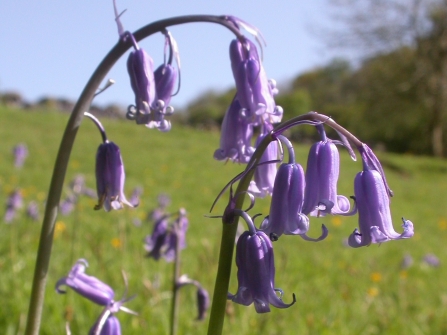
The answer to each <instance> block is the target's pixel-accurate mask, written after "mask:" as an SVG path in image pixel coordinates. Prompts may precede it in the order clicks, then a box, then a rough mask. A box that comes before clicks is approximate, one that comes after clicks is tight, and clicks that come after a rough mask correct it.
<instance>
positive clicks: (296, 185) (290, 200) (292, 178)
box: [261, 163, 309, 238]
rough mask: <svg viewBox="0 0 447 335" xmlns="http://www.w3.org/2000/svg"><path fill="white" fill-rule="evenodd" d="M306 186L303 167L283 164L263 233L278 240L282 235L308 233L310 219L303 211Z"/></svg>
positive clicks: (279, 170)
mask: <svg viewBox="0 0 447 335" xmlns="http://www.w3.org/2000/svg"><path fill="white" fill-rule="evenodd" d="M304 186H305V181H304V171H303V168H302V167H301V165H299V164H296V163H289V164H281V166H280V167H279V169H278V173H277V175H276V179H275V184H274V188H273V194H272V201H271V204H270V212H269V216H268V217H266V218H265V219H264V221H263V222H262V224H261V230H262V231H264V232H265V233H266V234H267V235H269V236H275V237H276V238H277V237H280V236H281V235H282V234H287V235H297V234H299V235H301V234H305V233H307V231H308V230H309V219H308V217H307V216H306V215H304V214H303V213H302V211H301V210H302V207H303V197H304ZM272 234H273V235H272Z"/></svg>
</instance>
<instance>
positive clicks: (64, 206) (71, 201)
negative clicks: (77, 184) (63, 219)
mask: <svg viewBox="0 0 447 335" xmlns="http://www.w3.org/2000/svg"><path fill="white" fill-rule="evenodd" d="M77 201H78V198H77V197H76V196H75V195H73V194H72V195H69V196H67V197H66V198H65V199H64V200H63V201H62V202H61V204H60V206H59V208H60V211H61V214H62V215H68V214H70V213H71V212H72V211H73V210H74V208H75V205H76V202H77Z"/></svg>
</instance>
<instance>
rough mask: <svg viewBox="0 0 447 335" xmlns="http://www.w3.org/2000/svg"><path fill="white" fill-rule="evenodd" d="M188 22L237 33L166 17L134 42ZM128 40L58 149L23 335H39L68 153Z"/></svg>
mask: <svg viewBox="0 0 447 335" xmlns="http://www.w3.org/2000/svg"><path fill="white" fill-rule="evenodd" d="M191 22H210V23H217V24H220V25H223V26H224V27H226V28H227V29H229V30H230V31H232V32H233V33H234V34H235V35H236V36H237V37H240V36H241V34H240V32H239V30H238V29H237V28H236V27H235V26H234V25H233V24H232V23H230V22H228V21H227V20H226V18H225V17H221V16H212V15H189V16H179V17H174V18H169V19H165V20H160V21H156V22H153V23H151V24H148V25H146V26H144V27H143V28H141V29H139V30H138V31H136V32H135V33H134V34H133V35H134V37H135V39H136V40H137V41H139V40H141V39H143V38H146V37H148V36H150V35H152V34H154V33H157V32H161V31H163V29H166V28H167V27H169V26H173V25H179V24H184V23H191ZM131 46H132V45H131V43H130V41H127V42H123V41H121V40H120V41H119V42H118V43H117V44H116V45H115V46H114V47H113V48H112V50H111V51H110V52H109V53H108V54H107V55H106V57H105V58H104V59H103V61H102V62H101V63H100V64H99V65H98V67H97V68H96V70H95V72H94V73H93V74H92V76H91V77H90V79H89V81H88V82H87V84H86V86H85V88H84V90H83V91H82V93H81V95H80V97H79V99H78V101H77V103H76V105H75V107H74V109H73V111H72V113H71V115H70V118H69V120H68V123H67V126H66V128H65V132H64V134H63V136H62V140H61V143H60V146H59V151H58V154H57V157H56V161H55V164H54V169H53V175H52V179H51V183H50V188H49V191H48V199H47V204H46V207H45V215H44V219H43V222H42V228H41V234H40V239H39V246H38V250H37V256H36V265H35V269H34V277H33V284H32V289H31V297H30V302H29V308H28V319H27V325H26V330H25V335H38V334H39V329H40V323H41V318H42V310H43V302H44V296H45V287H46V282H47V279H48V268H49V265H50V257H51V249H52V246H53V236H54V225H55V222H56V218H57V213H58V206H59V202H60V198H61V193H62V186H63V183H64V179H65V174H66V172H67V166H68V161H69V158H70V154H71V150H72V148H73V144H74V141H75V138H76V134H77V132H78V129H79V126H80V125H81V122H82V119H83V117H84V112H86V111H88V110H89V107H90V104H91V102H92V100H93V97H94V96H95V93H96V91H97V90H98V87H99V86H100V84H101V82H102V81H103V80H104V78H105V77H106V75H107V73H108V72H109V71H110V69H111V68H112V66H113V65H114V64H115V63H116V62H117V61H118V59H119V58H120V57H121V56H123V55H124V53H125V52H126V51H127V50H128V49H130V48H131Z"/></svg>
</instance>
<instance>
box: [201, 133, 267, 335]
mask: <svg viewBox="0 0 447 335" xmlns="http://www.w3.org/2000/svg"><path fill="white" fill-rule="evenodd" d="M271 141H273V137H272V136H271V135H270V136H265V137H264V139H263V140H262V142H261V143H260V144H259V146H258V148H257V149H256V151H255V153H254V154H253V156H252V158H251V160H250V162H249V163H248V164H247V169H248V170H247V169H246V171H247V173H246V174H245V175H244V176H243V177H242V178H241V180H240V181H239V184H238V187H237V189H236V192H235V196H236V209H242V206H243V205H244V199H245V194H246V191H247V189H248V186H249V184H250V180H251V178H252V177H253V173H254V169H253V168H252V167H253V166H256V165H257V164H258V163H259V161H260V159H261V157H262V154H263V153H264V151H265V149H266V148H267V145H268V144H269V143H270V142H271ZM238 221H239V216H237V215H236V216H235V218H234V220H233V223H231V224H228V223H223V224H222V238H221V242H220V252H219V264H218V268H217V276H216V284H215V286H214V294H213V302H212V305H211V314H210V322H209V324H208V335H220V334H222V330H223V323H224V318H225V308H226V305H227V294H228V288H229V285H230V276H231V265H232V263H233V251H234V245H235V241H236V232H237V225H238Z"/></svg>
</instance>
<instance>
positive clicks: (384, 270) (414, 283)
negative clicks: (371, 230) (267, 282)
mask: <svg viewBox="0 0 447 335" xmlns="http://www.w3.org/2000/svg"><path fill="white" fill-rule="evenodd" d="M67 118H68V115H67V114H61V113H57V112H28V111H17V110H8V109H4V108H3V109H1V108H0V126H1V131H0V139H1V141H2V146H0V157H1V164H0V202H1V203H3V204H4V203H5V202H6V198H7V196H8V194H9V192H11V191H12V190H14V189H15V188H20V190H21V192H22V195H23V197H24V201H25V205H27V204H28V203H29V202H30V201H32V200H34V201H37V202H38V203H39V208H40V210H41V215H42V212H43V209H44V201H45V198H46V194H47V190H48V187H49V182H50V177H51V172H52V169H53V164H54V159H55V155H56V152H57V150H58V145H59V140H60V138H61V135H62V132H63V130H64V127H65V122H66V120H67ZM103 122H104V126H105V127H106V131H107V135H108V137H109V139H110V140H112V141H114V142H115V143H117V144H118V145H119V146H120V148H121V152H122V155H123V159H124V164H125V168H126V177H127V179H126V186H125V189H126V194H127V195H130V193H131V191H132V189H133V188H134V187H136V186H142V187H143V188H144V193H143V195H142V197H141V202H140V206H139V207H138V208H136V209H129V208H126V209H124V210H121V211H118V212H111V213H105V212H104V211H102V210H101V211H94V210H93V207H94V205H95V203H96V202H95V200H94V199H89V198H81V200H80V202H79V203H78V204H77V205H76V210H75V211H74V212H73V213H72V214H70V215H68V216H59V218H58V220H57V223H56V228H55V243H54V246H53V255H52V259H51V264H50V276H49V280H48V286H47V287H48V289H47V292H46V299H45V307H44V315H43V321H42V332H41V333H42V334H64V332H65V322H66V321H69V322H70V327H71V330H72V333H73V334H85V333H87V331H88V329H89V328H90V326H91V325H92V324H93V322H94V321H95V319H96V318H97V316H98V315H99V313H100V311H101V307H100V306H95V305H94V304H93V303H91V302H89V301H87V300H86V299H85V298H83V297H80V296H78V295H77V294H76V293H75V292H73V291H69V292H68V293H67V294H66V295H58V294H56V293H55V291H54V285H55V283H56V281H57V280H58V279H59V278H60V277H62V276H65V275H66V274H67V273H68V271H69V270H70V268H71V266H72V265H73V264H74V262H75V261H76V260H77V259H78V258H85V259H87V260H88V261H89V263H90V267H89V268H88V270H87V271H88V273H89V274H92V275H95V276H96V277H98V278H100V279H101V280H103V281H104V282H106V283H108V284H110V285H111V286H112V287H113V288H114V289H115V292H116V296H117V298H120V297H121V295H122V294H123V292H124V291H125V288H124V286H123V285H124V284H123V278H122V275H121V270H123V271H125V273H126V274H127V277H128V279H129V294H131V295H132V294H136V295H137V296H136V298H135V299H134V300H132V301H131V302H129V303H128V304H127V306H128V307H129V308H131V309H132V310H135V311H137V312H138V313H139V316H137V317H135V316H131V315H126V314H124V313H119V314H118V318H119V319H120V321H121V323H122V328H123V334H165V333H167V332H168V328H169V327H168V321H169V305H170V287H171V273H172V264H169V263H165V262H164V261H159V262H155V261H154V260H152V259H147V258H145V252H144V249H143V238H144V237H145V236H146V235H147V234H149V233H150V232H151V229H152V227H151V225H150V224H149V223H147V222H145V218H146V215H147V213H148V212H149V211H150V210H151V209H153V208H154V207H155V206H156V199H157V196H158V194H159V193H162V192H163V193H166V194H168V195H169V196H170V197H171V198H172V204H171V205H170V207H169V210H170V211H172V212H175V211H177V210H178V208H180V207H184V208H186V210H187V211H188V213H189V219H190V229H189V231H188V235H187V244H188V247H187V248H186V249H185V250H184V251H183V253H182V259H183V261H182V273H187V274H188V275H189V276H190V277H191V278H194V279H197V280H199V281H200V282H201V283H202V284H203V285H204V287H206V288H207V289H208V290H209V291H210V293H212V290H213V285H214V276H215V273H216V269H217V264H216V262H217V256H218V243H219V241H220V220H218V219H210V218H206V217H205V216H204V215H206V214H209V209H210V206H211V204H212V202H213V200H214V197H215V196H216V195H217V194H218V192H219V191H220V190H221V188H222V187H223V186H224V185H225V184H226V183H227V182H228V181H229V180H230V179H231V178H232V177H234V176H235V175H236V174H237V173H239V172H240V171H241V170H242V169H243V166H241V165H237V164H231V163H228V164H223V163H222V162H217V161H215V160H213V158H212V155H213V152H214V150H215V149H216V148H217V146H218V143H219V134H217V133H210V132H203V131H198V130H192V129H187V128H182V127H180V126H178V125H174V126H173V129H172V131H171V132H170V133H167V134H165V133H160V132H158V131H154V130H149V129H147V128H145V127H141V126H136V125H135V124H132V123H130V122H124V121H117V120H103ZM357 135H359V136H360V137H361V134H357ZM100 140H101V138H100V135H99V134H98V132H97V130H96V128H95V126H94V125H93V124H92V123H91V122H90V121H89V120H84V121H83V124H82V126H81V128H80V130H79V133H78V139H77V141H76V144H75V147H74V149H73V155H72V158H71V161H70V166H69V170H68V175H67V179H66V184H67V185H68V182H69V181H70V180H71V179H72V178H73V177H74V176H75V175H77V174H83V175H84V176H85V178H86V181H87V185H88V186H89V187H91V188H94V187H95V178H94V164H95V161H94V159H95V154H96V149H97V147H98V145H99V143H100ZM19 142H23V143H26V144H27V146H28V150H29V157H28V158H27V160H26V161H25V165H24V167H23V168H22V169H15V168H14V167H13V159H12V153H11V150H12V147H13V146H14V145H15V144H17V143H19ZM307 150H308V147H306V146H296V156H297V159H298V161H300V162H301V163H302V164H303V165H304V166H305V160H306V157H307ZM379 158H381V159H382V160H383V162H384V166H385V170H386V173H387V178H388V181H389V184H390V185H391V188H392V189H393V191H394V193H395V197H394V198H393V200H392V207H391V208H392V212H393V220H394V224H395V229H396V230H397V231H401V228H400V218H401V217H402V216H405V218H407V219H410V220H412V221H413V222H414V224H415V231H416V234H415V236H414V238H413V239H410V240H405V241H395V242H387V243H384V244H382V245H380V246H379V245H372V246H370V247H364V248H360V249H351V248H348V247H346V246H345V244H344V240H345V239H346V238H347V237H348V236H349V234H350V233H351V232H352V231H353V230H354V228H355V227H357V219H356V217H352V218H345V217H332V216H328V217H324V218H312V219H311V224H312V227H311V231H310V233H309V235H311V236H317V235H319V233H320V231H319V230H320V225H321V223H324V224H326V225H327V227H328V228H329V231H330V235H329V237H328V238H327V240H325V241H323V242H319V243H309V242H305V241H303V240H302V239H300V238H299V237H294V236H284V237H281V239H280V240H279V241H278V242H275V243H274V248H275V261H276V283H275V284H276V286H278V287H280V288H282V289H283V290H284V300H285V301H286V302H289V301H291V299H292V293H295V294H296V297H297V303H296V304H295V305H294V306H292V307H291V308H289V309H287V310H277V309H274V308H273V309H272V312H271V313H268V314H264V315H258V314H256V313H255V311H254V308H253V306H250V307H244V306H239V305H235V304H233V303H229V304H228V310H227V319H226V323H225V328H224V331H225V333H227V334H261V333H262V334H443V333H446V332H447V321H446V320H447V313H446V310H447V308H446V307H447V283H446V281H445V278H446V276H447V270H446V267H445V260H446V259H447V250H446V248H445V247H444V245H445V242H446V240H447V210H446V206H445V202H446V198H447V182H446V174H447V173H446V172H447V162H445V161H444V160H438V159H432V158H424V157H413V156H402V155H391V154H385V153H384V154H381V153H379ZM360 169H361V164H360V163H359V162H352V161H350V159H349V157H348V155H347V154H346V153H345V152H342V166H341V172H342V176H341V178H340V187H339V188H340V193H341V194H344V195H351V194H352V192H353V178H354V176H355V174H356V173H357V172H358V171H359V170H360ZM67 187H68V186H67ZM226 201H227V195H224V197H223V198H222V199H221V200H220V201H219V203H218V206H217V208H216V209H215V210H214V211H213V213H212V214H214V215H218V214H220V213H221V212H222V209H223V208H224V206H225V202H226ZM268 209H269V202H268V199H263V200H259V201H257V203H256V206H255V208H254V209H253V210H252V212H251V214H256V213H262V214H264V215H266V214H267V212H268ZM3 214H4V205H3V206H1V207H0V217H1V218H3ZM135 218H138V219H140V220H143V224H142V225H141V226H140V227H138V226H135V225H134V224H133V220H134V219H135ZM258 223H259V222H258ZM1 224H2V228H1V229H2V234H1V235H0V270H1V272H0V273H1V275H0V276H1V277H0V294H1V296H2V297H3V299H2V308H1V310H0V329H2V333H5V334H17V333H18V334H20V333H22V332H23V328H24V323H25V319H26V312H27V308H28V297H29V294H30V290H31V279H32V274H33V269H34V260H35V253H36V249H37V243H38V237H39V234H40V223H36V222H33V221H31V220H30V219H28V218H26V216H25V210H24V209H22V210H21V211H20V213H19V217H18V219H16V220H15V221H14V222H13V223H12V224H3V223H1ZM427 253H433V254H435V255H436V256H437V257H438V258H439V259H440V262H441V265H440V266H439V267H437V268H435V267H431V266H429V265H427V264H425V263H424V262H422V259H423V257H424V256H425V255H426V254H427ZM405 255H409V256H411V257H412V259H413V264H412V265H411V266H410V267H408V268H405V269H404V268H402V267H401V263H402V260H403V258H404V256H405ZM235 270H236V269H235ZM232 277H233V279H232V283H231V285H230V291H231V292H232V293H234V292H235V290H236V271H234V273H233V276H232ZM181 301H182V308H181V313H180V314H181V316H180V334H194V335H198V334H205V333H206V327H207V322H206V321H205V322H198V321H195V320H194V319H195V318H196V313H197V311H196V303H195V291H194V290H193V289H191V288H188V287H187V288H185V290H184V291H182V292H181ZM3 330H5V331H3Z"/></svg>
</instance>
